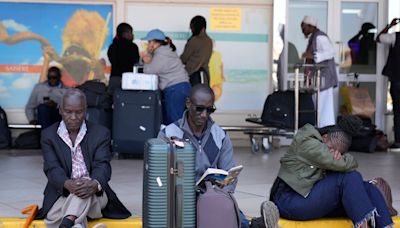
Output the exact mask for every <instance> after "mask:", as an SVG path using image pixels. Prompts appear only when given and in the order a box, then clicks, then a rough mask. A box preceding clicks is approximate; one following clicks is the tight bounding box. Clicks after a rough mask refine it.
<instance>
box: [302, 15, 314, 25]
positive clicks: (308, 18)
mask: <svg viewBox="0 0 400 228" xmlns="http://www.w3.org/2000/svg"><path fill="white" fill-rule="evenodd" d="M302 22H303V23H304V24H308V25H312V26H315V27H317V19H315V17H312V16H304V18H303V21H302Z"/></svg>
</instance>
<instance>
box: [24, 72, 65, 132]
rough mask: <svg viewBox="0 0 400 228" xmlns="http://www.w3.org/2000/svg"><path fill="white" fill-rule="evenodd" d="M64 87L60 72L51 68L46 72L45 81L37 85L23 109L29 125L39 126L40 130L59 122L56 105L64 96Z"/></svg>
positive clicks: (59, 117)
mask: <svg viewBox="0 0 400 228" xmlns="http://www.w3.org/2000/svg"><path fill="white" fill-rule="evenodd" d="M64 91H65V86H64V84H63V83H62V82H61V71H60V69H59V68H58V67H55V66H52V67H50V68H49V69H48V71H47V81H44V82H42V83H39V84H37V85H36V86H35V87H34V88H33V90H32V93H31V96H30V97H29V100H28V103H27V104H26V107H25V114H26V117H27V118H28V121H29V123H30V124H40V125H41V126H42V129H45V128H47V127H48V126H50V125H52V124H53V123H55V122H57V121H60V120H61V116H60V114H59V111H58V104H60V101H61V98H62V96H63V94H64Z"/></svg>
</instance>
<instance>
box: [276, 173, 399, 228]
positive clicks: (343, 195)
mask: <svg viewBox="0 0 400 228" xmlns="http://www.w3.org/2000/svg"><path fill="white" fill-rule="evenodd" d="M274 201H275V204H276V205H277V206H278V208H279V213H280V215H281V217H283V218H286V219H290V220H311V219H318V218H323V217H349V218H350V219H351V220H352V221H353V224H355V225H356V224H361V223H362V222H363V221H364V220H365V219H369V218H371V217H372V216H375V222H376V227H378V228H379V227H385V226H387V225H390V224H392V223H393V221H392V218H391V216H390V214H389V210H388V208H387V206H386V203H385V200H384V198H383V196H382V194H381V193H380V191H379V190H378V189H377V188H376V187H375V186H374V185H372V184H370V183H368V182H365V181H363V179H362V176H361V174H360V173H358V172H357V171H352V172H347V173H344V172H331V173H329V174H327V175H326V176H325V177H324V178H322V179H321V180H319V181H318V182H317V183H315V184H314V186H313V188H312V189H311V192H310V193H309V194H308V196H307V197H303V196H302V195H300V194H298V193H297V192H295V191H294V190H292V189H291V188H289V187H287V188H285V189H284V190H283V191H278V192H276V193H275V197H274ZM375 209H376V212H377V214H378V215H376V214H373V212H374V210H375Z"/></svg>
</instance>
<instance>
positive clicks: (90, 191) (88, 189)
mask: <svg viewBox="0 0 400 228" xmlns="http://www.w3.org/2000/svg"><path fill="white" fill-rule="evenodd" d="M78 181H79V185H78V187H77V188H76V190H75V192H74V194H75V195H76V196H78V197H79V198H82V199H86V198H89V197H90V196H92V195H94V194H95V193H96V192H97V182H96V181H94V180H88V179H79V180H78Z"/></svg>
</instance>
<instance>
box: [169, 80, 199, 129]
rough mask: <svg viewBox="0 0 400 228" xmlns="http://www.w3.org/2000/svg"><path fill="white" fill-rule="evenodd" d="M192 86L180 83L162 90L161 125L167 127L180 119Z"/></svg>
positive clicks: (187, 83)
mask: <svg viewBox="0 0 400 228" xmlns="http://www.w3.org/2000/svg"><path fill="white" fill-rule="evenodd" d="M191 89H192V86H191V85H190V84H189V82H181V83H178V84H175V85H172V86H170V87H167V88H165V89H164V90H163V96H164V99H163V102H162V107H163V123H164V124H165V125H168V124H170V123H173V122H175V121H177V120H178V119H180V118H181V117H182V115H183V112H184V111H185V108H186V105H185V103H186V98H187V97H189V95H190V91H191Z"/></svg>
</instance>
